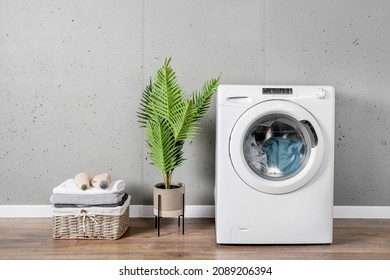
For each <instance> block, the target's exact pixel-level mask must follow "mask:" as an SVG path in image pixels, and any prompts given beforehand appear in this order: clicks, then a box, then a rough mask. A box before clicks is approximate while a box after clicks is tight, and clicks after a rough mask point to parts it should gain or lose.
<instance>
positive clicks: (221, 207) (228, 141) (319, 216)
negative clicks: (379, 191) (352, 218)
mask: <svg viewBox="0 0 390 280" xmlns="http://www.w3.org/2000/svg"><path fill="white" fill-rule="evenodd" d="M217 100H218V101H217V102H218V104H217V146H216V186H215V211H216V213H215V221H216V240H217V243H219V244H308V243H312V244H329V243H331V242H332V232H333V177H334V175H333V173H334V172H333V171H334V117H335V93H334V88H333V87H331V86H256V85H220V86H219V88H218V93H217Z"/></svg>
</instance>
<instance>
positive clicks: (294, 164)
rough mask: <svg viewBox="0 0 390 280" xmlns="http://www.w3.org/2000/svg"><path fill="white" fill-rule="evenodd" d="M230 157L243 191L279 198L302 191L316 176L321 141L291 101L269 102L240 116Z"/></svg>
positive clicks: (305, 112)
mask: <svg viewBox="0 0 390 280" xmlns="http://www.w3.org/2000/svg"><path fill="white" fill-rule="evenodd" d="M229 152H230V159H231V163H232V165H233V167H234V169H235V170H236V172H237V174H238V175H239V177H240V178H241V179H242V180H243V181H244V182H245V183H246V184H247V185H249V186H250V187H252V188H254V189H256V190H258V191H261V192H264V193H269V194H284V193H290V192H293V191H296V190H298V189H300V188H302V187H303V186H305V185H306V184H307V183H308V182H309V181H310V180H311V179H312V178H313V177H314V176H315V174H316V173H317V172H318V170H319V168H320V166H321V164H322V158H323V154H324V137H323V134H322V130H321V127H320V125H319V124H318V122H317V120H316V119H315V118H314V116H313V115H312V114H311V113H310V112H309V111H308V110H306V109H305V108H303V107H302V106H300V105H298V104H296V103H294V102H291V101H287V100H271V101H265V102H262V103H259V104H257V105H255V106H253V107H251V108H249V109H248V110H247V111H246V112H244V113H243V114H242V115H241V117H240V118H239V119H238V120H237V122H236V124H235V125H234V127H233V130H232V132H231V135H230V141H229Z"/></svg>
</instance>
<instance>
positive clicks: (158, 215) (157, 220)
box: [154, 193, 185, 236]
mask: <svg viewBox="0 0 390 280" xmlns="http://www.w3.org/2000/svg"><path fill="white" fill-rule="evenodd" d="M184 205H185V204H184V193H183V214H181V215H179V216H177V226H178V227H180V218H182V219H183V223H182V224H183V226H182V234H184ZM161 218H163V217H162V216H161V195H160V194H159V195H158V196H157V216H156V215H155V216H154V227H155V228H157V236H160V224H161V221H160V220H161Z"/></svg>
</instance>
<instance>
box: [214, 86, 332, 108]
mask: <svg viewBox="0 0 390 280" xmlns="http://www.w3.org/2000/svg"><path fill="white" fill-rule="evenodd" d="M334 92H335V90H334V88H333V87H332V86H297V85H295V86H285V85H220V86H219V88H218V95H217V103H218V105H226V106H240V107H250V106H253V105H254V104H257V103H260V102H264V101H267V100H288V101H292V102H295V103H297V104H300V105H302V106H304V107H306V108H313V107H325V106H334V103H335V93H334Z"/></svg>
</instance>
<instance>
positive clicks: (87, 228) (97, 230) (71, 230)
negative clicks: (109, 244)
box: [53, 204, 130, 239]
mask: <svg viewBox="0 0 390 280" xmlns="http://www.w3.org/2000/svg"><path fill="white" fill-rule="evenodd" d="M124 207H126V210H125V211H124V212H123V213H122V214H121V215H104V214H103V215H93V216H92V215H88V213H87V212H86V211H84V210H82V209H81V211H80V215H66V216H63V215H53V239H118V238H120V237H121V236H122V235H123V234H124V233H125V232H126V231H127V229H128V228H129V224H130V218H129V208H130V206H129V204H127V205H124ZM83 211H84V212H83Z"/></svg>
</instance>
